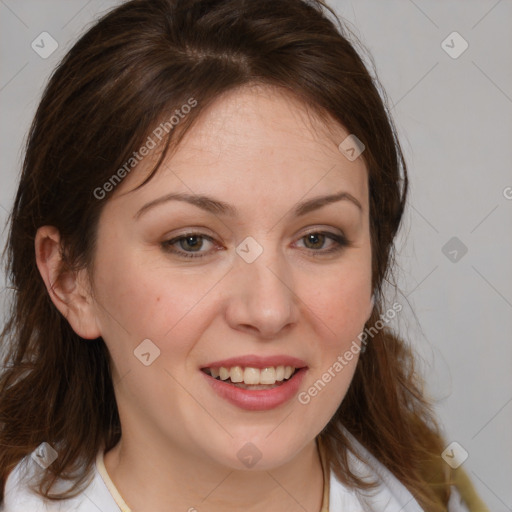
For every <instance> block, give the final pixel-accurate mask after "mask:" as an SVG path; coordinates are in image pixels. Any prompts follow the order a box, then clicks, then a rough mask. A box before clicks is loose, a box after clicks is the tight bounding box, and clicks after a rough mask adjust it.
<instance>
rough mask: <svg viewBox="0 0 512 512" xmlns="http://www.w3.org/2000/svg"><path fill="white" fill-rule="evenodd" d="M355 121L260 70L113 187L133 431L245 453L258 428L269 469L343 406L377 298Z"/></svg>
mask: <svg viewBox="0 0 512 512" xmlns="http://www.w3.org/2000/svg"><path fill="white" fill-rule="evenodd" d="M348 135H349V134H348V132H347V131H346V130H344V129H343V127H341V126H339V125H336V124H334V123H333V124H332V125H325V124H322V122H320V121H319V120H316V118H314V117H313V116H312V114H311V113H309V114H308V113H307V112H306V111H305V110H304V107H303V106H302V104H301V103H299V102H298V101H297V100H295V99H294V98H293V97H291V96H288V95H286V93H280V92H277V91H276V90H274V89H271V88H263V87H259V88H256V87H252V88H249V87H246V88H243V89H241V90H238V91H236V92H230V93H228V94H226V95H225V96H223V97H222V98H221V99H219V100H217V102H216V103H215V104H214V105H213V106H212V107H211V108H210V109H209V110H207V111H205V112H204V113H203V114H202V116H201V118H199V120H198V123H197V124H196V125H195V126H194V128H193V129H192V130H191V131H189V132H188V134H187V135H186V137H185V139H184V140H183V142H182V143H181V144H180V146H179V147H178V149H177V150H176V152H175V153H173V154H172V155H170V157H169V158H168V159H167V160H166V161H165V164H164V165H163V166H162V167H161V168H160V169H159V171H158V172H157V174H156V176H155V177H154V178H153V179H152V180H150V181H149V182H148V183H147V184H146V185H144V186H143V187H141V188H140V189H138V190H133V189H134V188H135V187H136V186H137V185H138V184H140V183H141V182H142V181H143V180H144V178H145V177H146V175H147V173H148V172H149V170H150V169H151V168H152V164H153V162H150V161H149V159H146V160H147V161H146V160H144V161H142V162H141V164H139V166H138V167H137V168H136V169H135V170H134V171H133V172H132V173H131V174H130V175H128V176H127V177H126V178H125V180H124V181H123V182H122V183H121V184H120V185H119V186H118V188H117V189H116V190H115V193H114V195H113V197H112V198H111V199H109V200H108V202H107V203H106V205H105V207H104V210H103V212H102V215H101V218H100V222H99V230H98V240H97V250H96V253H95V264H94V274H93V284H94V293H95V294H94V300H95V302H94V315H95V322H96V324H97V326H98V329H99V331H100V332H101V336H102V337H103V339H104V340H105V342H106V344H107V346H108V349H109V351H110V353H111V356H112V360H113V376H114V382H115V389H116V396H117V400H118V406H119V411H120V416H121V422H122V427H123V433H124V434H127V435H128V434H130V435H132V436H133V437H138V438H139V439H146V440H147V443H148V444H149V443H150V442H151V443H157V444H158V443H161V444H162V445H163V444H165V445H167V446H171V447H172V448H173V449H175V450H176V452H180V453H182V454H183V455H184V456H187V457H189V458H196V459H198V460H203V461H204V460H205V459H208V460H209V461H210V462H211V463H216V464H220V465H223V466H227V467H231V468H238V469H240V468H242V469H243V467H244V466H243V460H242V459H243V455H244V453H245V452H244V451H243V450H246V451H247V450H249V451H251V450H254V448H253V447H252V448H251V447H249V446H250V445H247V443H252V445H254V446H255V447H257V449H258V450H259V452H260V453H261V454H262V458H261V460H260V461H259V464H258V468H259V469H262V468H263V469H264V468H267V469H268V468H273V467H276V466H277V465H279V464H282V463H284V462H286V461H290V460H292V459H293V457H294V456H295V455H296V454H297V453H299V452H300V450H301V449H302V448H304V447H305V446H306V445H307V444H308V443H311V442H312V440H314V438H315V437H316V435H317V434H318V433H319V432H320V431H321V430H322V429H323V428H324V426H325V425H326V424H327V423H328V421H329V420H330V419H331V417H332V416H333V414H334V413H335V411H336V409H337V408H338V406H339V405H340V403H341V401H342V400H343V397H344V396H345V394H346V392H347V389H348V386H349V384H350V381H351V379H352V376H353V373H354V370H355V366H356V363H357V358H358V354H357V352H358V351H357V350H356V349H355V348H354V347H356V346H357V345H358V342H357V336H358V334H359V333H360V332H361V331H362V330H363V328H364V324H365V321H366V320H367V319H368V316H369V314H370V309H371V303H370V297H371V249H370V233H369V206H368V189H367V171H366V168H365V164H364V162H363V160H362V158H357V159H356V160H354V161H349V160H348V159H347V158H346V157H345V156H344V155H343V154H342V153H341V152H340V151H339V149H338V145H339V144H340V142H341V141H343V140H344V139H345V138H346V137H347V136H348ZM169 195H174V197H175V198H174V199H171V198H170V196H169ZM176 195H179V196H176ZM166 196H167V199H166V200H165V199H162V198H166ZM203 196H207V198H205V197H203ZM325 196H329V197H330V196H336V197H335V198H333V197H331V199H332V200H331V201H315V200H317V199H318V198H321V197H325ZM187 199H188V200H187ZM312 201H313V202H312ZM144 340H145V341H144ZM347 351H350V352H351V353H352V354H353V357H352V358H351V359H350V360H349V359H348V358H347V357H344V354H345V353H346V352H347ZM340 358H341V359H342V360H343V363H342V362H341V359H340ZM336 363H337V364H336ZM287 366H289V367H292V368H291V370H290V369H288V370H287V369H286V367H287ZM283 367H284V368H283ZM340 367H341V368H340ZM291 372H294V373H293V374H292V376H291V377H290V373H291ZM219 374H220V376H219V377H218V378H215V377H216V376H217V375H219ZM227 376H229V380H228V381H221V380H219V379H220V378H221V377H222V378H227ZM286 377H289V378H288V379H286ZM276 378H277V379H278V381H277V382H276V383H275V384H273V385H272V384H265V383H270V382H273V381H274V380H275V379H276ZM283 379H285V380H283ZM240 380H243V382H242V383H233V382H232V381H235V382H236V381H240ZM319 381H320V383H319ZM249 383H259V385H257V384H249ZM315 383H316V384H315ZM244 388H245V389H244ZM149 440H151V441H149ZM241 449H242V452H240V450H241Z"/></svg>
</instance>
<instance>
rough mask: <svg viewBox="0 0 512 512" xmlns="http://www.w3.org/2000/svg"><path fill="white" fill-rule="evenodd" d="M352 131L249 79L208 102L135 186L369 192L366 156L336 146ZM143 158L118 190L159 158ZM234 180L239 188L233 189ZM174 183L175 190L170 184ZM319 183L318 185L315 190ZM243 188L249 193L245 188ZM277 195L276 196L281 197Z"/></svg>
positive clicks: (144, 194)
mask: <svg viewBox="0 0 512 512" xmlns="http://www.w3.org/2000/svg"><path fill="white" fill-rule="evenodd" d="M348 135H349V133H348V132H347V130H346V129H345V128H344V127H343V126H342V125H341V124H339V123H337V122H336V121H334V119H332V118H329V117H327V116H326V119H321V118H320V117H319V116H318V114H317V112H316V111H315V110H314V109H312V108H309V107H308V106H307V105H306V104H305V103H304V102H302V101H301V100H299V99H298V98H297V97H296V96H295V95H293V94H291V93H289V92H286V91H284V90H282V89H277V88H274V87H270V86H261V85H258V86H255V85H252V86H244V87H242V88H240V89H237V90H232V91H229V92H228V93H225V94H223V95H222V96H220V97H219V98H217V100H216V101H215V102H214V103H212V104H211V105H210V106H209V107H208V108H206V109H204V110H203V111H202V112H201V114H200V116H199V117H198V118H197V119H196V122H195V123H194V125H193V126H192V127H191V128H190V129H189V130H188V132H187V133H186V134H185V136H184V138H183V140H182V141H181V142H180V144H179V146H178V147H177V148H175V149H174V150H173V151H172V152H171V153H170V154H169V155H168V156H167V157H166V159H165V160H164V162H163V164H162V165H161V167H160V168H159V169H158V171H157V173H156V175H155V176H154V177H153V178H152V179H151V180H150V181H149V182H148V183H146V184H145V185H144V186H143V187H141V188H140V189H138V190H136V191H135V192H134V193H135V194H137V195H138V196H140V197H141V198H142V200H143V199H148V198H150V197H151V196H152V195H154V194H155V193H156V192H160V193H162V192H163V188H165V191H167V192H170V191H173V190H179V191H182V192H186V193H207V192H208V193H213V192H218V193H222V192H226V191H231V192H233V191H234V192H236V193H237V196H239V197H240V199H243V198H244V196H245V199H247V200H251V197H252V200H255V199H256V197H257V196H258V194H259V196H261V195H262V194H263V195H265V196H268V197H270V196H272V195H273V191H275V192H276V194H277V196H279V197H281V198H282V193H283V190H282V189H283V186H286V192H287V194H288V195H291V196H292V197H295V199H296V200H298V199H300V198H301V197H302V196H305V195H306V194H307V193H308V190H310V189H311V192H312V194H313V195H314V193H325V192H326V191H329V192H331V193H332V192H334V189H335V188H339V187H340V185H341V186H345V187H348V188H351V190H349V191H350V192H351V193H354V194H359V196H361V199H362V202H364V201H365V196H366V181H367V173H366V166H365V164H364V160H363V159H362V158H357V159H356V160H355V161H349V160H348V159H347V158H346V157H345V156H344V155H343V154H342V153H341V152H340V150H339V149H338V146H339V145H340V143H341V142H342V141H343V140H344V139H346V137H347V136H348ZM157 156H158V154H157V151H155V152H154V153H153V154H150V155H149V157H148V158H146V159H144V160H143V161H142V162H141V163H140V164H139V165H138V166H137V168H136V169H135V171H134V172H133V173H132V174H130V175H129V176H128V177H127V178H126V179H125V180H124V182H123V183H122V184H121V186H120V187H119V188H118V190H116V193H117V194H118V193H121V192H122V193H124V192H125V191H127V190H128V191H129V190H133V189H134V188H135V187H136V186H137V185H139V184H140V183H142V182H143V181H144V179H145V178H146V177H147V175H148V173H149V172H150V171H151V170H152V168H153V166H154V164H155V163H156V161H157ZM233 187H236V189H235V190H233ZM168 189H172V190H168ZM312 189H316V190H312ZM244 191H245V193H244ZM277 196H276V199H278V197H277Z"/></svg>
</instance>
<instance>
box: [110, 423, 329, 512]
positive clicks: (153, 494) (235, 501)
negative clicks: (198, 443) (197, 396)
mask: <svg viewBox="0 0 512 512" xmlns="http://www.w3.org/2000/svg"><path fill="white" fill-rule="evenodd" d="M104 461H105V468H106V470H107V472H108V474H109V476H110V478H111V480H112V481H113V483H114V485H115V486H116V487H117V489H118V491H119V493H120V494H121V496H122V497H123V499H124V501H125V502H126V503H127V504H128V505H129V506H130V508H131V509H132V510H133V512H149V511H151V512H154V511H158V510H168V509H169V506H170V505H172V509H173V510H183V511H188V512H201V511H202V510H205V509H207V510H208V511H209V512H218V511H219V512H220V511H223V512H231V511H233V512H234V511H239V510H244V511H245V512H263V511H268V510H287V511H290V512H295V511H297V512H304V511H307V512H319V511H320V508H321V503H322V494H323V484H324V482H323V472H322V466H321V461H320V457H319V453H318V450H317V446H316V443H315V441H314V440H313V441H311V443H309V444H308V445H307V446H306V447H304V448H303V449H302V450H301V451H300V452H299V453H298V454H297V455H296V456H295V457H294V458H293V459H292V460H291V461H288V462H286V463H285V464H283V465H281V466H280V467H276V468H274V469H271V470H261V471H255V470H250V471H239V470H234V469H231V468H229V467H225V466H221V465H219V464H217V463H215V462H212V461H211V459H205V458H204V457H201V456H198V455H194V454H191V453H188V452H186V451H184V449H183V448H181V447H180V446H179V445H169V444H167V445H165V448H164V449H162V446H157V444H156V443H154V444H151V443H147V441H145V440H144V439H140V440H139V439H137V438H136V436H130V433H129V432H123V438H122V439H121V441H120V442H119V443H118V444H117V445H116V446H115V447H114V448H113V449H112V450H110V451H109V452H108V453H107V454H105V457H104Z"/></svg>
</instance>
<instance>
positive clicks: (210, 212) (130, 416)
mask: <svg viewBox="0 0 512 512" xmlns="http://www.w3.org/2000/svg"><path fill="white" fill-rule="evenodd" d="M328 13H329V11H328V9H327V8H326V7H325V6H324V5H323V4H322V3H321V2H307V3H306V2H302V1H299V0H279V1H276V0H272V1H258V2H246V1H243V0H227V1H223V2H221V1H217V2H215V1H178V0H132V1H128V2H125V3H124V4H122V5H121V6H119V7H118V8H116V9H115V10H113V11H112V12H110V13H109V14H107V15H106V16H105V17H104V18H103V19H101V20H100V21H99V22H98V23H97V24H96V25H95V26H93V27H92V28H91V29H90V30H89V31H88V32H87V33H86V34H85V35H84V36H83V37H82V38H81V39H80V40H79V41H78V42H77V43H76V44H75V45H74V47H73V48H72V49H71V50H70V52H69V53H68V55H67V56H66V57H65V58H64V60H63V62H62V63H61V64H60V65H59V67H58V69H57V70H56V71H55V73H54V75H53V76H52V78H51V80H50V83H49V84H48V86H47V88H46V90H45V93H44V95H43V99H42V101H41V104H40V106H39V108H38V111H37V113H36V116H35V119H34V123H33V125H32V128H31V131H30V136H29V140H28V145H27V149H26V157H25V161H24V167H23V173H22V176H21V180H20V185H19V189H18V193H17V196H16V200H15V204H14V208H13V212H12V218H11V230H10V237H9V242H8V256H9V260H8V264H9V267H8V269H9V272H10V276H11V279H12V286H13V288H14V289H15V301H14V304H13V310H12V315H11V317H10V319H9V322H8V323H7V325H6V327H5V329H4V332H3V335H2V342H3V344H5V346H9V350H8V353H7V358H6V366H7V369H6V371H5V372H4V373H3V374H2V376H1V381H0V382H1V384H0V389H1V391H2V394H1V398H0V422H1V423H2V424H3V427H2V430H1V434H0V435H1V440H0V442H1V444H2V446H3V450H2V453H1V455H0V475H1V476H0V482H1V485H0V488H1V489H2V492H3V495H2V496H0V498H1V499H2V500H3V503H4V509H5V512H14V511H18V510H20V511H21V510H23V511H26V510H31V511H39V510H79V511H85V510H97V509H99V510H103V511H105V512H106V511H115V510H122V511H127V510H133V511H137V512H144V511H146V510H147V511H149V510H151V511H158V510H188V511H194V510H198V511H201V510H210V511H218V510H223V511H231V510H240V509H245V510H250V511H260V510H290V511H292V510H293V511H295V510H308V511H312V512H313V511H315V512H316V511H322V512H325V511H327V510H330V511H331V512H333V511H338V510H343V511H346V510H350V511H352V510H353V511H356V510H357V511H359V510H375V511H399V510H404V511H413V510H415V511H418V510H428V511H438V510H439V511H441V510H450V511H452V512H453V511H455V510H467V509H468V507H469V508H471V506H472V505H471V503H472V502H476V501H477V500H478V499H477V498H474V499H472V498H471V497H469V498H468V497H467V496H470V493H468V492H467V490H465V489H467V488H466V487H463V488H462V490H461V489H460V488H459V490H457V488H456V485H454V484H455V481H456V479H457V478H460V476H459V475H460V471H459V474H455V473H454V472H452V471H451V470H450V467H449V466H448V465H447V464H446V463H445V462H444V461H443V460H442V458H441V453H442V451H443V449H444V448H445V445H446V443H445V442H444V440H443V439H442V437H441V434H440V433H439V430H438V428H437V426H436V423H435V419H434V418H433V416H432V414H431V412H430V408H429V404H427V403H426V401H425V400H424V398H423V397H422V394H421V382H420V380H419V378H418V376H417V375H416V374H415V372H414V368H413V364H412V363H413V361H412V356H411V354H410V351H409V349H408V347H407V345H406V344H405V343H404V342H403V341H402V340H400V339H399V338H398V337H397V336H396V335H394V334H393V333H392V332H391V330H390V328H389V327H388V325H387V323H388V322H389V321H390V320H391V319H392V318H393V317H394V316H396V314H398V313H399V311H400V310H401V304H400V303H398V302H395V303H393V304H387V303H386V301H385V294H384V292H385V288H384V283H385V282H386V279H387V278H388V277H389V275H390V269H391V264H392V256H393V239H394V236H395V234H396V233H397V230H398V228H399V225H400V220H401V216H402V212H403V209H404V204H405V199H406V192H407V174H406V166H405V163H404V161H403V157H402V153H401V150H400V146H399V143H398V141H397V139H396V136H395V131H394V128H393V125H392V122H391V120H390V119H389V117H388V115H387V112H386V109H385V106H384V103H383V100H382V98H381V97H380V95H379V92H378V90H377V87H376V83H375V81H374V80H372V78H371V76H370V74H369V73H368V71H367V70H366V68H365V67H364V65H363V63H362V61H361V58H360V57H359V56H358V54H357V53H356V51H355V49H354V47H353V45H352V44H351V43H350V41H349V39H348V37H347V36H346V35H345V33H344V30H343V28H342V27H340V28H339V29H337V28H336V26H335V25H334V24H333V22H332V21H330V20H329V17H328V15H327V14H328ZM331 14H333V13H331ZM463 476H464V474H462V477H463ZM470 492H471V489H470ZM461 495H462V498H465V501H466V504H465V505H464V504H463V503H462V502H461ZM462 501H464V499H463V500H462Z"/></svg>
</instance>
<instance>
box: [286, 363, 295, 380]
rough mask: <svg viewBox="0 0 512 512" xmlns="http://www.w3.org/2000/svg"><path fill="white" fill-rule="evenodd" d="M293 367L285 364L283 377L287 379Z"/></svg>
mask: <svg viewBox="0 0 512 512" xmlns="http://www.w3.org/2000/svg"><path fill="white" fill-rule="evenodd" d="M294 370H295V368H294V367H293V366H287V367H286V368H285V369H284V378H285V379H289V378H290V377H291V376H292V373H293V372H294Z"/></svg>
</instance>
